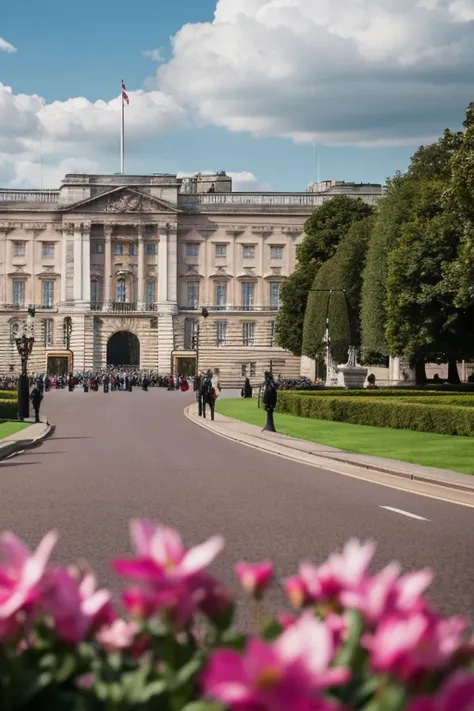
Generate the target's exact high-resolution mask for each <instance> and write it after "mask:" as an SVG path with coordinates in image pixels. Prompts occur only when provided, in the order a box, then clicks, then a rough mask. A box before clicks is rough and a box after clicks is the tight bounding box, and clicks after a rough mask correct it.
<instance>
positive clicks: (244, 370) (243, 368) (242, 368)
mask: <svg viewBox="0 0 474 711" xmlns="http://www.w3.org/2000/svg"><path fill="white" fill-rule="evenodd" d="M240 374H241V375H242V377H243V378H245V376H246V375H247V363H242V365H241V366H240Z"/></svg>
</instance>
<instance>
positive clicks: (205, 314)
mask: <svg viewBox="0 0 474 711" xmlns="http://www.w3.org/2000/svg"><path fill="white" fill-rule="evenodd" d="M201 316H202V318H207V317H208V316H209V311H208V310H207V309H206V307H205V306H203V307H202V309H201ZM200 336H201V325H200V323H199V321H198V323H197V326H196V336H195V348H196V375H199V341H200Z"/></svg>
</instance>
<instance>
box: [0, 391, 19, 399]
mask: <svg viewBox="0 0 474 711" xmlns="http://www.w3.org/2000/svg"><path fill="white" fill-rule="evenodd" d="M16 399H17V392H16V390H0V400H16Z"/></svg>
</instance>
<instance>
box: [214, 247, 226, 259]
mask: <svg viewBox="0 0 474 711" xmlns="http://www.w3.org/2000/svg"><path fill="white" fill-rule="evenodd" d="M221 257H227V245H226V244H216V258H218V259H219V258H221Z"/></svg>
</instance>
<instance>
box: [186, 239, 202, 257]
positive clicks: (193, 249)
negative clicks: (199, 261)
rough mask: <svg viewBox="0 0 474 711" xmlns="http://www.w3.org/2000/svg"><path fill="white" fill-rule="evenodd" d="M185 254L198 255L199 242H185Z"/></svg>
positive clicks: (189, 255) (188, 255)
mask: <svg viewBox="0 0 474 711" xmlns="http://www.w3.org/2000/svg"><path fill="white" fill-rule="evenodd" d="M185 249H186V256H187V257H199V242H186V246H185Z"/></svg>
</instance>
